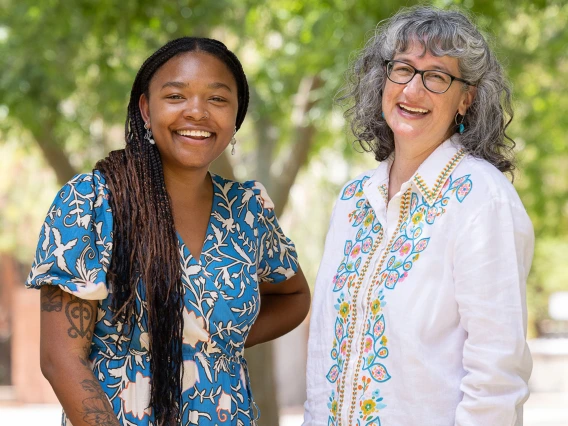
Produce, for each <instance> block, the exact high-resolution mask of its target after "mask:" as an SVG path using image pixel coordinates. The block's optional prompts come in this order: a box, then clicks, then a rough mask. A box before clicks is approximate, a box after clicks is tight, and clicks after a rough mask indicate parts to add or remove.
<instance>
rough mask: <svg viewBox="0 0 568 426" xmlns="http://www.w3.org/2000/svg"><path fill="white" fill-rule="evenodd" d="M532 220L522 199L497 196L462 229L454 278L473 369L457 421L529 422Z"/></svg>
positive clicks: (466, 355) (507, 425)
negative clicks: (528, 290) (526, 419)
mask: <svg viewBox="0 0 568 426" xmlns="http://www.w3.org/2000/svg"><path fill="white" fill-rule="evenodd" d="M533 250H534V234H533V229H532V224H531V223H530V220H529V218H528V216H527V214H526V212H525V210H524V208H523V207H522V205H520V202H518V203H515V202H511V201H510V200H506V201H504V200H501V201H499V200H492V201H491V202H490V203H489V204H488V205H485V206H483V207H482V208H480V209H479V210H478V213H477V215H475V217H474V218H473V219H472V220H471V221H470V222H469V223H467V224H466V225H465V226H464V227H463V228H461V230H460V236H458V237H457V243H456V251H455V264H454V279H455V292H456V300H457V303H458V309H459V314H460V323H461V325H462V327H463V328H464V329H465V330H466V332H467V339H466V341H465V343H464V349H463V367H464V369H465V372H466V375H465V376H464V378H463V379H462V382H461V386H460V388H461V390H462V391H463V399H462V401H461V402H460V404H459V405H458V407H457V410H456V420H455V424H456V425H457V426H466V425H467V426H470V425H471V426H474V425H475V426H476V425H500V426H514V425H522V405H523V403H524V402H525V401H526V400H527V398H528V396H529V391H528V385H527V382H528V379H529V376H530V373H531V370H532V359H531V356H530V352H529V349H528V346H527V343H526V323H527V310H526V280H527V276H528V273H529V270H530V265H531V261H532V256H533Z"/></svg>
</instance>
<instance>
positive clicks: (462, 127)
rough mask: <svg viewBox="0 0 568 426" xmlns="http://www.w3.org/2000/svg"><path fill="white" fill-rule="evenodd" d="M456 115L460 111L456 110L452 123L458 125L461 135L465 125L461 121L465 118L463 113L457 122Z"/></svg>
mask: <svg viewBox="0 0 568 426" xmlns="http://www.w3.org/2000/svg"><path fill="white" fill-rule="evenodd" d="M458 115H460V113H459V112H456V116H455V117H454V123H456V126H458V133H459V134H460V135H461V134H462V133H463V132H464V131H465V126H464V124H463V121H464V120H465V115H462V116H461V121H460V122H459V123H458Z"/></svg>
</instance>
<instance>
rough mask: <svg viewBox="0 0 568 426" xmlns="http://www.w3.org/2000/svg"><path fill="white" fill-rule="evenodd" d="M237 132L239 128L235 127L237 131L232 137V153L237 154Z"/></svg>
mask: <svg viewBox="0 0 568 426" xmlns="http://www.w3.org/2000/svg"><path fill="white" fill-rule="evenodd" d="M235 133H237V128H236V127H235V131H234V132H233V137H232V138H231V146H232V147H233V148H232V149H231V155H235V145H236V144H237V139H236V138H235Z"/></svg>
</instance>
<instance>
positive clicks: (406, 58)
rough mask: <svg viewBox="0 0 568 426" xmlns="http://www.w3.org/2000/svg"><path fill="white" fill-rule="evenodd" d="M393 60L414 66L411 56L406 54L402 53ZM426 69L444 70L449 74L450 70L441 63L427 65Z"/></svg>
mask: <svg viewBox="0 0 568 426" xmlns="http://www.w3.org/2000/svg"><path fill="white" fill-rule="evenodd" d="M393 60H395V61H402V62H407V63H409V64H410V65H412V66H413V67H414V61H413V60H412V58H411V57H408V56H404V55H403V56H400V57H398V58H396V59H393ZM428 70H432V71H443V72H445V73H447V74H451V72H450V70H448V69H446V67H444V66H442V65H433V66H432V67H428V69H427V71H428Z"/></svg>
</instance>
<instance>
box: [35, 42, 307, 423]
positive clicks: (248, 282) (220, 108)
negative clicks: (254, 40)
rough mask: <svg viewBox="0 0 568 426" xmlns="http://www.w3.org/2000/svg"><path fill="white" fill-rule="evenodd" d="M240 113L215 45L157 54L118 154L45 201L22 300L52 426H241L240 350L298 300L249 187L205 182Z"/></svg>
mask: <svg viewBox="0 0 568 426" xmlns="http://www.w3.org/2000/svg"><path fill="white" fill-rule="evenodd" d="M248 97H249V93H248V85H247V81H246V77H245V74H244V72H243V69H242V67H241V64H240V62H239V60H238V59H237V57H236V56H235V55H234V54H233V53H232V52H230V51H229V50H228V49H227V48H226V47H225V46H224V45H223V44H222V43H220V42H218V41H216V40H211V39H205V38H191V37H186V38H181V39H177V40H173V41H171V42H169V43H167V44H166V45H165V46H163V47H162V48H160V49H159V50H158V51H156V52H155V53H154V54H153V55H152V56H150V57H149V58H148V59H147V60H146V62H145V63H144V64H143V65H142V67H141V68H140V71H139V72H138V75H137V76H136V79H135V81H134V84H133V87H132V92H131V96H130V104H129V106H128V116H127V121H126V147H125V148H124V149H123V150H120V151H115V152H112V153H110V155H109V157H107V158H105V159H104V160H101V161H99V162H98V163H97V165H96V166H95V169H94V170H93V172H92V173H88V174H82V175H78V176H76V177H74V178H73V179H72V180H71V181H70V182H69V183H68V184H67V185H65V186H64V187H63V189H62V190H61V191H60V192H59V194H58V195H57V197H56V199H55V201H54V203H53V205H52V207H51V208H50V210H49V213H48V215H47V218H46V220H45V223H44V226H43V229H42V232H41V236H40V240H39V243H38V249H37V253H36V258H35V262H34V264H33V267H32V271H31V273H30V276H29V278H28V281H27V286H28V287H32V288H41V310H42V312H41V366H42V371H43V373H44V375H45V377H46V378H47V379H48V380H49V381H50V383H51V385H52V386H53V389H54V391H55V393H56V394H57V396H58V398H59V400H60V402H61V404H62V405H63V409H64V416H63V424H64V425H70V424H71V423H72V424H73V425H74V426H81V425H105V426H106V425H113V426H115V425H178V424H179V425H190V424H199V425H235V424H238V425H250V424H254V422H255V418H256V413H255V412H254V410H253V406H254V403H253V400H252V394H251V390H250V383H249V379H248V372H247V365H246V361H245V359H244V358H243V351H244V348H245V346H252V345H255V344H257V343H260V342H264V341H267V340H270V339H274V338H276V337H278V336H280V335H282V334H284V333H287V332H288V331H290V330H292V329H293V328H294V327H296V326H297V325H298V324H299V323H300V322H301V321H302V320H303V319H304V317H305V316H306V314H307V311H308V308H309V303H310V295H309V290H308V287H307V284H306V281H305V278H304V276H303V274H302V272H301V270H300V268H299V266H298V262H297V256H296V251H295V248H294V245H293V244H292V242H291V241H290V240H289V239H288V238H286V236H285V235H284V234H283V233H282V230H281V229H280V227H279V225H278V222H277V220H276V217H275V215H274V211H273V205H272V203H271V201H270V198H269V197H268V195H267V194H266V191H265V190H264V188H263V186H262V185H261V184H259V183H258V182H246V183H242V184H241V183H238V182H233V181H229V180H226V179H224V178H222V177H220V176H215V175H212V174H210V173H209V172H208V168H209V165H210V164H211V162H212V161H213V160H214V159H215V158H217V157H218V156H219V155H220V154H221V153H222V152H223V150H225V149H226V148H227V146H228V145H229V144H230V143H231V144H233V145H234V143H235V139H234V137H235V133H236V132H237V130H238V129H239V128H240V126H241V124H242V122H243V120H244V118H245V114H246V111H247V105H248Z"/></svg>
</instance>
